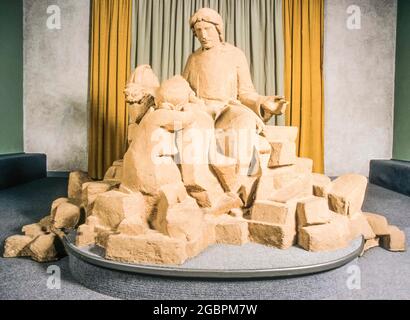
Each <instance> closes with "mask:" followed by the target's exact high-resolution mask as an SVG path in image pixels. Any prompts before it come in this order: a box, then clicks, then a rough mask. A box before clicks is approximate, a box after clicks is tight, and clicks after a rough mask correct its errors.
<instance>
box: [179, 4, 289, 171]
mask: <svg viewBox="0 0 410 320" xmlns="http://www.w3.org/2000/svg"><path fill="white" fill-rule="evenodd" d="M190 26H191V28H192V30H193V31H194V34H195V36H196V37H197V38H198V40H199V41H200V43H201V48H200V49H198V50H197V51H196V52H194V53H193V54H191V56H190V57H189V59H188V62H187V64H186V67H185V70H184V73H183V76H184V77H185V79H187V81H188V82H189V84H190V85H191V87H192V89H193V90H194V91H195V93H196V95H197V96H198V97H199V98H201V99H203V100H204V101H205V104H206V105H207V106H208V109H210V110H212V111H211V112H212V116H213V117H214V118H215V119H216V121H215V128H216V129H217V138H218V144H219V145H220V147H221V149H222V150H223V151H224V153H225V155H227V156H231V157H234V158H236V159H237V160H238V162H240V164H241V166H245V167H246V166H249V165H250V160H251V158H252V156H253V145H251V146H249V147H248V150H241V151H242V152H243V153H245V155H244V156H242V157H240V155H238V152H237V150H239V148H240V147H242V148H243V146H242V145H240V144H239V139H240V138H239V137H238V133H237V132H238V130H242V131H244V129H247V130H249V133H248V134H249V135H251V134H252V131H255V130H257V133H260V131H261V130H262V129H263V123H262V121H260V119H263V120H264V121H268V120H269V119H270V118H271V117H272V116H273V115H279V114H282V113H284V111H285V109H286V105H287V103H286V101H285V100H284V99H283V97H279V96H261V95H259V94H258V93H257V92H256V90H255V88H254V85H253V83H252V79H251V75H250V72H249V67H248V63H247V60H246V57H245V54H244V53H243V52H242V51H241V50H240V49H239V48H236V47H234V46H232V45H230V44H228V43H226V42H225V41H224V37H223V20H222V17H221V16H220V15H219V14H218V13H217V12H216V11H214V10H212V9H209V8H203V9H200V10H198V11H197V12H196V13H195V14H194V15H193V16H192V18H191V20H190ZM250 111H253V112H250ZM218 129H219V130H218ZM229 131H231V132H229ZM218 133H219V134H218ZM220 133H222V134H220ZM227 134H228V135H229V137H230V140H231V141H230V143H232V144H233V146H232V147H231V150H229V148H226V145H225V144H224V139H225V137H226V135H227ZM241 144H243V141H241ZM222 145H223V146H222ZM232 148H233V150H232Z"/></svg>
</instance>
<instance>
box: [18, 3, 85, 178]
mask: <svg viewBox="0 0 410 320" xmlns="http://www.w3.org/2000/svg"><path fill="white" fill-rule="evenodd" d="M49 5H57V6H58V7H59V8H60V10H61V29H60V30H50V29H49V28H48V27H47V18H48V17H49V14H47V7H48V6H49ZM23 6H24V8H23V9H24V84H23V88H24V148H25V152H42V153H46V154H47V164H48V170H51V171H69V170H75V169H83V170H84V169H86V168H87V92H88V56H89V21H90V1H89V0H52V1H50V0H24V1H23Z"/></svg>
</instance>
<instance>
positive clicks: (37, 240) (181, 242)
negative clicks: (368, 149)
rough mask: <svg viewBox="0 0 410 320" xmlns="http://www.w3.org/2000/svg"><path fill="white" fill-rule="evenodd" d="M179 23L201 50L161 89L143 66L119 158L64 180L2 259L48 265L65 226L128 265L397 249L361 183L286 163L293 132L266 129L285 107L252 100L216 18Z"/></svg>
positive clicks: (399, 234)
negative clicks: (262, 249) (250, 247)
mask: <svg viewBox="0 0 410 320" xmlns="http://www.w3.org/2000/svg"><path fill="white" fill-rule="evenodd" d="M190 23H191V27H192V30H193V31H194V33H195V35H196V37H197V38H198V39H199V41H200V42H201V45H202V48H201V49H199V50H198V51H196V52H195V53H193V54H192V55H191V56H190V58H189V60H188V62H187V65H186V68H185V71H184V74H183V76H175V77H173V78H171V79H169V80H167V81H165V82H163V83H162V84H160V83H159V81H158V79H157V77H156V76H155V74H154V73H153V71H152V69H151V68H150V66H148V65H143V66H139V67H137V68H136V70H135V71H134V73H133V74H132V76H131V78H130V81H129V83H128V84H127V87H126V89H125V95H126V99H127V102H128V103H129V119H130V124H129V128H128V142H129V148H128V151H127V152H126V154H125V156H124V159H123V160H118V161H115V162H114V163H113V165H112V167H110V168H109V169H108V171H107V173H106V175H105V177H104V180H103V181H93V180H91V179H90V178H89V177H88V176H87V174H86V173H83V172H72V173H71V174H70V177H69V185H68V197H67V198H61V199H57V200H55V201H54V202H53V204H52V207H51V213H50V215H48V216H47V217H45V218H44V219H42V220H41V221H40V222H38V223H35V224H32V225H27V226H24V227H23V229H22V231H23V233H24V235H15V236H11V237H9V238H8V239H7V240H6V242H5V253H4V256H6V257H15V256H31V257H32V258H33V259H34V260H37V261H51V260H54V259H57V258H58V257H60V256H61V255H63V254H64V252H62V251H61V246H60V245H59V242H60V239H61V238H62V237H63V236H64V235H65V233H66V232H68V231H70V230H73V229H76V230H77V236H76V245H77V246H79V247H82V246H88V245H97V246H100V247H102V248H104V249H105V258H106V259H110V260H115V261H122V262H131V263H148V264H182V263H184V262H185V261H186V260H187V259H189V258H192V257H195V256H196V255H198V254H199V253H200V252H202V251H203V250H206V249H207V247H209V246H211V245H213V244H231V245H242V244H245V243H247V242H249V241H251V242H256V243H260V244H263V245H266V246H271V247H274V248H279V249H287V248H289V247H291V246H293V245H298V246H300V247H302V248H303V249H306V250H309V251H313V252H316V251H325V250H336V249H340V248H344V247H346V246H348V245H349V243H350V241H351V240H353V239H355V238H357V237H358V236H360V235H362V236H363V237H364V239H365V240H366V242H365V250H367V249H369V248H371V247H374V246H379V245H380V246H382V247H384V248H386V249H388V250H391V251H403V250H405V235H404V232H403V231H401V230H399V229H398V228H397V227H395V226H391V225H389V224H388V222H387V220H386V219H385V218H384V217H383V216H381V215H378V214H374V213H364V212H362V211H361V208H362V204H363V200H364V195H365V191H366V186H367V178H366V177H364V176H360V175H357V174H347V175H343V176H341V177H339V178H337V179H335V180H334V181H331V179H330V178H329V177H327V176H325V175H322V174H315V173H312V165H313V163H312V160H310V159H305V158H298V157H297V156H296V144H295V141H296V139H297V134H298V130H297V128H295V127H278V126H270V125H267V124H266V122H267V121H268V120H269V119H270V118H271V117H272V116H273V115H275V114H281V113H283V112H284V111H285V109H286V106H287V102H286V101H285V100H284V99H283V97H278V96H268V97H265V96H260V95H259V94H258V93H257V92H256V90H255V89H254V86H253V84H252V81H251V77H250V74H249V68H248V65H247V62H246V58H245V56H244V54H243V53H242V51H240V50H239V49H238V48H236V47H234V46H232V45H229V44H227V43H225V42H224V39H223V36H222V35H223V21H222V19H221V17H220V16H219V14H217V13H216V12H215V11H213V10H211V9H201V10H199V11H198V12H197V13H195V15H194V16H193V17H192V18H191V21H190Z"/></svg>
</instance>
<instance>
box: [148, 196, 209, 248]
mask: <svg viewBox="0 0 410 320" xmlns="http://www.w3.org/2000/svg"><path fill="white" fill-rule="evenodd" d="M203 224H204V218H203V212H202V210H201V209H200V208H199V206H198V204H197V203H196V201H195V199H193V198H191V197H186V198H185V199H184V200H183V201H181V202H178V201H175V200H174V199H171V198H170V197H169V196H167V194H166V193H165V192H161V195H160V200H159V203H158V207H157V212H156V214H155V216H154V218H153V221H152V225H153V226H154V228H155V229H156V230H158V231H160V232H161V233H163V234H165V235H168V236H170V237H171V238H176V239H181V240H184V241H191V240H193V239H196V238H197V237H198V234H200V232H201V230H202V227H203Z"/></svg>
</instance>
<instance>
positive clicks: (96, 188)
mask: <svg viewBox="0 0 410 320" xmlns="http://www.w3.org/2000/svg"><path fill="white" fill-rule="evenodd" d="M116 187H118V183H117V182H116V181H98V182H86V183H84V184H83V185H82V188H83V190H82V205H83V206H84V209H85V212H86V213H87V215H90V214H91V210H92V209H93V207H94V202H95V199H97V196H98V195H99V194H101V193H104V192H107V191H110V190H112V189H114V188H116Z"/></svg>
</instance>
